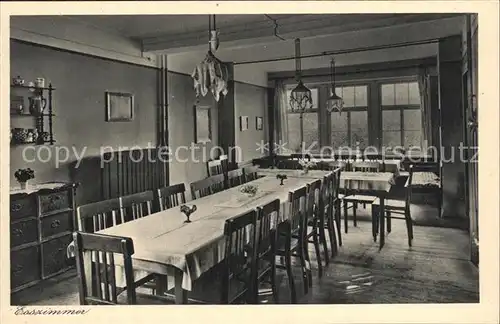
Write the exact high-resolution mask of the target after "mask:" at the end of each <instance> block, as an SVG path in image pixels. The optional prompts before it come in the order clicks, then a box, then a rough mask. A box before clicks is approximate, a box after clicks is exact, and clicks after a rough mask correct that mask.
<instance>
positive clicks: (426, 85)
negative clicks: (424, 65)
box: [418, 69, 434, 150]
mask: <svg viewBox="0 0 500 324" xmlns="http://www.w3.org/2000/svg"><path fill="white" fill-rule="evenodd" d="M430 83H431V81H430V76H429V74H428V73H427V70H426V69H421V70H420V73H419V76H418V89H419V92H420V110H421V112H422V113H421V115H422V144H423V147H422V149H424V150H426V149H427V148H428V147H429V146H432V145H434V143H433V140H432V119H431V109H432V107H431V94H430V90H431V87H430Z"/></svg>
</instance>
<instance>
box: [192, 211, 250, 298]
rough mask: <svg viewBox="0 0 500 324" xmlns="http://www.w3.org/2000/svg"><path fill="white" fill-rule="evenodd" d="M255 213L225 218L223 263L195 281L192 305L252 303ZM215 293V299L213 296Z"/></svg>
mask: <svg viewBox="0 0 500 324" xmlns="http://www.w3.org/2000/svg"><path fill="white" fill-rule="evenodd" d="M256 222H257V211H256V210H251V211H248V212H245V213H243V214H241V215H238V216H236V217H233V218H231V219H228V220H227V221H226V222H225V224H224V241H225V242H224V251H225V252H224V260H223V261H222V262H221V263H220V264H219V265H217V266H216V268H215V269H212V271H209V272H206V273H205V274H203V276H202V277H200V278H198V279H197V280H196V281H195V282H194V285H193V289H192V291H191V293H190V296H191V298H190V301H191V302H192V303H201V304H236V303H253V302H255V295H254V292H253V288H254V285H255V284H254V278H255V276H256V274H255V271H256V269H255V242H256ZM214 292H215V293H218V296H214V295H213V293H214Z"/></svg>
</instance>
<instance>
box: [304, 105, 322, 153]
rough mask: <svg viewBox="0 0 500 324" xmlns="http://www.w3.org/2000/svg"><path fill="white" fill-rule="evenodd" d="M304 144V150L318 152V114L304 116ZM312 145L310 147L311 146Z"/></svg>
mask: <svg viewBox="0 0 500 324" xmlns="http://www.w3.org/2000/svg"><path fill="white" fill-rule="evenodd" d="M304 143H305V145H306V149H307V148H309V149H311V150H319V127H318V114H317V113H305V114H304ZM311 145H312V146H311Z"/></svg>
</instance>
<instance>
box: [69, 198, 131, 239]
mask: <svg viewBox="0 0 500 324" xmlns="http://www.w3.org/2000/svg"><path fill="white" fill-rule="evenodd" d="M76 214H77V221H78V230H79V231H81V232H87V233H93V232H97V231H100V230H103V229H105V228H108V227H111V226H115V225H118V224H121V223H124V222H125V218H124V215H123V212H122V210H121V203H120V198H114V199H109V200H104V201H99V202H95V203H90V204H87V205H82V206H79V207H78V208H77V209H76Z"/></svg>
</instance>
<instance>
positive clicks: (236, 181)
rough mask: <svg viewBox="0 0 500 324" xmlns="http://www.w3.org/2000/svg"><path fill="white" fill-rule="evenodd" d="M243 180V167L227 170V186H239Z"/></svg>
mask: <svg viewBox="0 0 500 324" xmlns="http://www.w3.org/2000/svg"><path fill="white" fill-rule="evenodd" d="M244 182H245V174H244V172H243V169H235V170H231V171H228V172H227V183H228V186H229V188H232V187H236V186H239V185H241V184H243V183H244Z"/></svg>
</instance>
